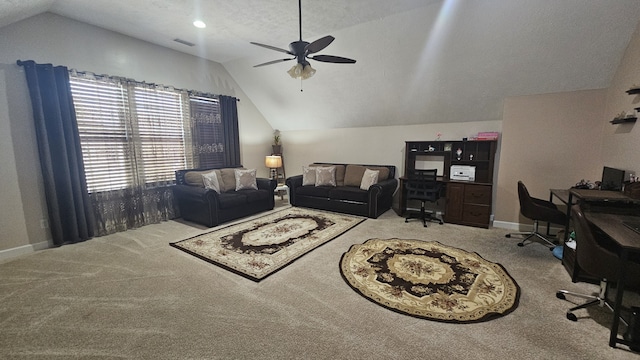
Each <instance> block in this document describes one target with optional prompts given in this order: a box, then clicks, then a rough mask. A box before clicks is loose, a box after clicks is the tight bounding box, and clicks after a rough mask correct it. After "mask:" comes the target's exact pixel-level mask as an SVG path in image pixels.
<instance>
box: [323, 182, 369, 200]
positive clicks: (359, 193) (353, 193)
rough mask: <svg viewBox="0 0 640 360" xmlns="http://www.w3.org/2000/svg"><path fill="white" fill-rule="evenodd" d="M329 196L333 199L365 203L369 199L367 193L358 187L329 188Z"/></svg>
mask: <svg viewBox="0 0 640 360" xmlns="http://www.w3.org/2000/svg"><path fill="white" fill-rule="evenodd" d="M329 197H330V198H331V199H333V200H346V201H357V202H363V203H366V202H368V201H369V194H368V192H367V191H365V190H360V188H359V187H351V186H339V187H336V188H331V189H330V190H329Z"/></svg>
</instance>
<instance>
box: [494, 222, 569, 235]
mask: <svg viewBox="0 0 640 360" xmlns="http://www.w3.org/2000/svg"><path fill="white" fill-rule="evenodd" d="M493 227H496V228H500V229H507V230H514V231H518V232H527V231H533V225H532V224H520V223H514V222H507V221H494V222H493ZM560 230H564V228H562V227H557V226H551V229H550V232H551V233H552V234H555V233H557V232H558V231H560ZM539 231H540V233H544V232H546V231H547V224H546V223H545V224H540V227H539Z"/></svg>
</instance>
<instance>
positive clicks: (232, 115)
mask: <svg viewBox="0 0 640 360" xmlns="http://www.w3.org/2000/svg"><path fill="white" fill-rule="evenodd" d="M220 113H221V115H222V125H223V126H224V144H225V145H226V147H227V151H225V152H224V156H225V157H224V162H225V164H224V165H225V166H236V165H240V135H239V131H238V105H237V99H236V98H234V97H232V96H225V95H220Z"/></svg>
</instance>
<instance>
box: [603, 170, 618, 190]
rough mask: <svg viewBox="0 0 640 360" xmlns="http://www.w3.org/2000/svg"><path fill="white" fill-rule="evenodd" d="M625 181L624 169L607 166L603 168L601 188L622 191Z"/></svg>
mask: <svg viewBox="0 0 640 360" xmlns="http://www.w3.org/2000/svg"><path fill="white" fill-rule="evenodd" d="M623 183H624V170H620V169H614V168H610V167H608V166H605V167H604V168H603V169H602V183H601V184H600V190H613V191H621V190H622V184H623Z"/></svg>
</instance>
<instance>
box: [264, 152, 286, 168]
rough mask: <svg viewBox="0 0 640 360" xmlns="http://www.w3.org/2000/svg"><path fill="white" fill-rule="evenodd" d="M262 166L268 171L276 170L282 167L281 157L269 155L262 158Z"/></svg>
mask: <svg viewBox="0 0 640 360" xmlns="http://www.w3.org/2000/svg"><path fill="white" fill-rule="evenodd" d="M264 165H265V166H266V167H268V168H269V169H276V168H279V167H282V157H280V156H277V155H270V156H267V157H265V158H264Z"/></svg>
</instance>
